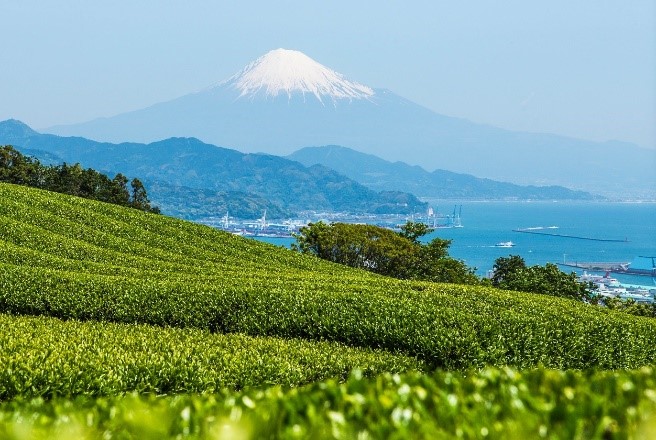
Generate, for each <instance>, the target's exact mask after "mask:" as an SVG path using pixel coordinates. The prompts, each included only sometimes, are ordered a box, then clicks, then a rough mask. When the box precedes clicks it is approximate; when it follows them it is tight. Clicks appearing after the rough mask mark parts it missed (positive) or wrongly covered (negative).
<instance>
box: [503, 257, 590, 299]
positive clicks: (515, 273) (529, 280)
mask: <svg viewBox="0 0 656 440" xmlns="http://www.w3.org/2000/svg"><path fill="white" fill-rule="evenodd" d="M492 285H493V286H495V287H498V288H500V289H506V290H518V291H521V292H531V293H541V294H544V295H552V296H560V297H565V298H572V299H576V300H579V301H586V302H592V303H596V302H597V298H596V297H595V295H594V294H593V293H592V291H591V289H590V285H589V284H586V283H582V282H580V281H579V280H578V277H577V275H576V273H574V272H572V273H569V274H568V273H565V272H563V271H561V270H560V269H558V266H556V265H555V264H552V263H547V264H546V265H544V266H539V265H536V266H530V267H529V266H526V263H525V262H524V259H523V258H522V257H520V256H518V255H510V256H509V257H507V258H506V257H500V258H497V260H496V261H495V263H494V275H493V276H492Z"/></svg>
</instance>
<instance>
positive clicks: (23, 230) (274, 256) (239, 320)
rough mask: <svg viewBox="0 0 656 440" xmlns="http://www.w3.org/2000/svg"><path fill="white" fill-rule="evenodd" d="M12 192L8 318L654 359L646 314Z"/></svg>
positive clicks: (6, 204) (6, 260)
mask: <svg viewBox="0 0 656 440" xmlns="http://www.w3.org/2000/svg"><path fill="white" fill-rule="evenodd" d="M0 200H2V203H0V282H1V284H2V288H1V289H0V312H1V313H7V314H16V315H41V316H51V317H55V318H62V319H67V320H69V319H75V320H81V321H111V322H115V323H130V324H151V325H157V326H161V327H175V328H182V329H199V330H202V331H209V332H212V333H225V334H229V333H240V334H244V335H250V336H257V337H277V338H283V339H303V340H308V341H324V342H331V343H340V344H343V345H346V346H350V347H355V348H360V349H377V350H382V351H387V352H389V353H390V354H394V355H403V356H410V357H414V358H416V359H417V360H418V361H419V362H421V363H422V365H423V367H422V368H429V369H432V368H435V367H442V368H458V369H460V368H469V367H481V366H484V365H514V366H517V367H529V366H535V365H537V364H541V365H544V366H546V367H555V368H591V367H598V368H608V369H612V368H630V367H638V366H642V365H646V364H651V363H653V362H654V360H656V347H655V346H654V344H653V343H652V341H653V340H654V338H655V337H656V324H655V323H654V321H653V320H650V319H646V318H636V317H632V316H628V315H624V314H621V313H617V312H612V311H608V310H604V309H601V308H598V307H595V306H591V305H585V304H581V303H577V302H573V301H570V300H565V299H560V298H555V297H547V296H541V295H534V294H522V293H516V292H507V291H498V290H496V289H491V288H483V287H467V286H460V285H447V284H431V283H421V282H409V281H400V280H394V279H389V278H385V277H381V276H377V275H374V274H371V273H368V272H363V271H359V270H354V269H350V268H347V267H343V266H339V265H335V264H331V263H328V262H324V261H321V260H318V259H315V258H313V257H308V256H304V255H300V254H297V253H295V252H294V251H291V250H288V249H283V248H278V247H275V246H272V245H268V244H265V243H259V242H256V241H251V240H246V239H243V238H240V237H235V236H232V235H230V234H227V233H224V232H221V231H217V230H214V229H212V228H209V227H205V226H202V225H197V224H193V223H188V222H184V221H181V220H177V219H173V218H168V217H164V216H158V215H153V214H146V213H142V212H139V211H136V210H131V209H127V208H121V207H117V206H113V205H108V204H103V203H99V202H94V201H90V200H85V199H79V198H75V197H71V196H66V195H62V194H55V193H49V192H46V191H40V190H35V189H31V188H26V187H19V186H15V185H8V184H1V185H0ZM396 365H397V368H398V365H399V364H398V363H397V364H396ZM404 365H406V366H408V365H410V364H408V363H407V362H406V363H405V364H404ZM195 390H196V391H198V389H195Z"/></svg>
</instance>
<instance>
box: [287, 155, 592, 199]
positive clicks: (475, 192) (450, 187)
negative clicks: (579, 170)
mask: <svg viewBox="0 0 656 440" xmlns="http://www.w3.org/2000/svg"><path fill="white" fill-rule="evenodd" d="M287 157H288V158H289V159H293V160H297V161H299V162H301V163H302V164H305V165H308V166H309V165H313V164H321V165H324V166H327V167H330V168H332V169H334V170H336V171H338V172H340V173H342V174H344V175H345V176H348V177H350V178H351V179H353V180H356V181H358V182H360V183H362V184H363V185H366V186H368V187H369V188H372V189H375V190H378V191H381V190H386V189H389V188H392V187H393V188H396V189H398V190H400V191H408V192H411V193H413V194H416V195H418V196H420V197H427V198H444V199H450V198H456V199H459V200H462V199H478V200H480V199H486V200H504V199H517V200H592V199H595V198H596V199H600V198H602V197H599V196H593V195H592V194H590V193H588V192H585V191H575V190H571V189H568V188H565V187H562V186H553V185H552V186H535V185H515V184H512V183H508V182H499V181H496V180H491V179H482V178H478V177H475V176H472V175H470V174H462V173H453V172H451V171H446V170H439V169H438V170H435V171H433V172H429V171H426V170H425V169H423V168H421V167H419V166H412V165H408V164H407V163H404V162H388V161H386V160H383V159H381V158H379V157H377V156H374V155H371V154H365V153H360V152H358V151H355V150H353V149H350V148H346V147H341V146H337V145H329V146H324V147H308V148H302V149H300V150H298V151H296V152H294V153H292V154H291V155H289V156H287Z"/></svg>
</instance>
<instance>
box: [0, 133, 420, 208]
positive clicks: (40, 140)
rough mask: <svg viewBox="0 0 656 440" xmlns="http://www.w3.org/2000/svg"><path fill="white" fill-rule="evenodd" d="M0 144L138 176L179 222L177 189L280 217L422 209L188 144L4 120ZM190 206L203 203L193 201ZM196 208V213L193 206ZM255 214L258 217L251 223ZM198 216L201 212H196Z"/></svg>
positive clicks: (289, 164)
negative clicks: (237, 201)
mask: <svg viewBox="0 0 656 440" xmlns="http://www.w3.org/2000/svg"><path fill="white" fill-rule="evenodd" d="M0 143H6V144H12V145H14V146H15V147H16V148H17V149H19V150H22V149H29V150H31V151H32V152H37V153H38V151H42V152H45V153H48V155H50V157H52V155H55V156H57V157H59V158H61V160H63V161H66V162H79V163H80V164H82V165H83V166H88V167H93V168H94V169H97V170H100V171H103V172H107V173H110V174H113V173H117V172H120V173H123V174H125V175H128V176H139V178H140V179H142V181H143V182H144V184H145V185H146V187H150V186H151V185H153V184H155V183H157V184H158V185H159V186H164V187H165V189H166V191H165V192H156V191H151V192H150V197H151V199H152V200H153V202H154V203H157V204H159V205H161V206H162V207H163V208H164V209H163V213H165V214H170V213H171V210H174V211H175V212H176V213H178V216H180V217H186V218H190V216H187V215H185V214H186V212H185V209H186V208H187V206H188V203H187V202H184V201H183V202H182V204H180V203H181V202H179V201H178V202H176V200H180V199H181V197H179V194H177V193H176V188H180V187H184V190H183V191H184V192H185V194H187V195H189V193H190V192H191V191H190V189H198V190H203V191H204V192H207V191H213V192H214V194H217V193H220V192H223V193H230V194H235V192H240V193H246V194H249V195H250V196H256V197H259V198H263V199H266V200H268V202H269V204H270V206H271V208H277V209H279V210H282V211H285V212H288V211H302V210H316V211H323V210H327V211H348V212H369V213H412V212H414V211H423V210H425V208H426V204H425V203H423V202H421V201H419V200H418V199H417V198H416V197H414V196H413V195H411V194H407V193H402V192H399V191H381V192H377V191H374V190H371V189H369V188H367V187H366V186H364V185H362V184H360V183H358V182H356V181H354V180H352V179H350V178H348V177H346V176H344V175H342V174H339V173H338V172H336V171H333V170H332V169H329V168H327V167H324V166H320V165H315V166H310V167H306V166H304V165H302V164H300V163H298V162H295V161H292V160H289V159H284V158H281V157H278V156H271V155H266V154H244V153H241V152H239V151H236V150H231V149H228V148H222V147H217V146H215V145H209V144H205V143H203V142H201V141H199V140H198V139H194V138H170V139H166V140H163V141H159V142H154V143H151V144H137V143H122V144H110V143H100V142H95V141H92V140H89V139H84V138H79V137H59V136H54V135H49V134H40V133H37V132H35V131H34V130H32V129H31V128H29V127H28V126H26V125H25V124H23V123H21V122H19V121H15V120H9V121H4V122H0ZM37 157H39V158H40V154H37ZM196 199H198V200H202V199H203V197H201V196H199V195H197V196H195V199H194V200H196ZM251 199H255V197H251ZM187 200H188V199H187ZM196 205H197V206H198V207H200V203H198V204H196ZM264 208H265V209H269V208H267V206H264ZM169 209H170V210H169ZM206 210H207V211H206V212H205V214H206V215H217V214H219V215H224V214H225V212H222V211H219V210H218V209H217V206H212V205H208V206H207V207H206ZM269 212H271V211H269ZM261 214H262V212H261V211H259V212H257V217H259V216H261ZM201 215H202V212H200V211H198V212H196V213H195V216H201Z"/></svg>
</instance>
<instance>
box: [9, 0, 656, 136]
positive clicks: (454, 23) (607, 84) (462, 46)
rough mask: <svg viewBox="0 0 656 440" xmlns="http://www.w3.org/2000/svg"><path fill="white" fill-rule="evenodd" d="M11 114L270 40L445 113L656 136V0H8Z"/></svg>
mask: <svg viewBox="0 0 656 440" xmlns="http://www.w3.org/2000/svg"><path fill="white" fill-rule="evenodd" d="M0 17H2V27H3V29H2V38H0V60H2V68H0V120H2V119H7V118H16V119H20V120H23V121H24V122H26V123H28V124H29V125H31V126H33V127H36V128H43V127H47V126H51V125H55V124H63V123H75V122H82V121H86V120H89V119H93V118H96V117H100V116H111V115H114V114H117V113H122V112H125V111H129V110H135V109H138V108H142V107H145V106H148V105H151V104H153V103H156V102H161V101H165V100H168V99H172V98H175V97H178V96H181V95H184V94H187V93H190V92H193V91H197V90H200V89H202V88H204V87H206V86H208V85H211V84H213V83H216V82H218V81H220V80H222V79H225V78H227V77H228V76H230V75H232V74H233V73H235V72H236V71H237V70H239V69H241V68H242V67H243V66H244V65H245V64H247V63H248V62H249V61H252V60H253V59H255V58H257V57H258V56H260V55H263V54H264V53H266V52H267V51H269V50H271V49H275V48H278V47H284V48H287V49H296V50H301V51H303V52H305V53H306V54H307V55H309V56H310V57H312V58H314V59H315V60H317V61H319V62H320V63H322V64H324V65H326V66H328V67H330V68H332V69H335V70H337V71H338V72H340V73H343V74H344V75H346V76H347V77H348V78H349V79H352V80H355V81H358V82H361V83H364V84H366V85H369V86H372V87H383V88H388V89H390V90H392V91H394V92H395V93H397V94H399V95H401V96H404V97H406V98H408V99H411V100H413V101H415V102H417V103H419V104H422V105H424V106H426V107H428V108H430V109H432V110H435V111H437V112H439V113H443V114H446V115H451V116H458V117H463V118H467V119H470V120H472V121H475V122H480V123H487V124H491V125H495V126H499V127H503V128H508V129H516V130H526V131H534V132H549V133H557V134H563V135H569V136H574V137H579V138H583V139H591V140H601V141H603V140H610V139H617V140H623V141H629V142H634V143H637V144H639V145H642V146H645V147H650V148H656V2H654V1H653V0H631V1H615V0H612V1H606V0H596V1H592V0H579V1H561V0H552V1H549V2H527V1H525V0H524V1H516V0H509V1H504V2H494V1H491V0H490V1H482V0H479V1H462V2H454V1H448V2H443V1H414V2H412V1H407V2H400V1H390V2H373V1H371V2H369V1H366V2H365V1H343V0H332V1H330V2H328V1H323V2H318V1H284V0H281V1H276V2H268V1H267V2H265V1H240V2H216V1H193V0H191V1H187V2H184V1H170V0H169V1H167V0H163V1H159V2H150V1H144V0H132V1H125V0H116V1H113V2H89V1H82V0H75V1H66V0H60V1H51V0H39V1H35V0H26V1H19V0H0Z"/></svg>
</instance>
